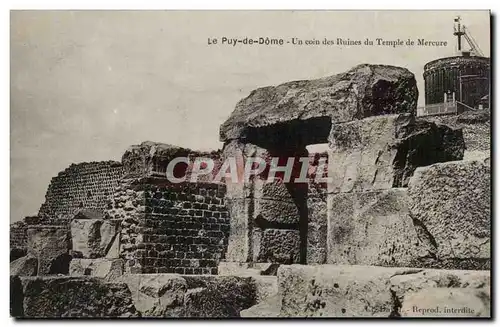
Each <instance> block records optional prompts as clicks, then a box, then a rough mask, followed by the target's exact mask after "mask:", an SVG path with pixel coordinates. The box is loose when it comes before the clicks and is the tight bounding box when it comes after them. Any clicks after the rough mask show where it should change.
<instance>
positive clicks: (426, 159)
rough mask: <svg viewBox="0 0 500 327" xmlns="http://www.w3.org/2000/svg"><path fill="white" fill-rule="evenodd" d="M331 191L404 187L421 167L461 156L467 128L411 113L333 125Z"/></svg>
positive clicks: (329, 170) (330, 165)
mask: <svg viewBox="0 0 500 327" xmlns="http://www.w3.org/2000/svg"><path fill="white" fill-rule="evenodd" d="M329 146H330V148H331V151H329V160H328V163H329V169H328V177H329V178H331V183H329V185H328V192H329V193H339V192H360V191H371V190H379V189H389V188H392V187H405V186H407V184H408V181H409V178H410V177H411V176H412V174H413V172H414V171H415V169H416V168H417V167H420V166H427V165H430V164H433V163H436V162H445V161H452V160H461V159H462V157H463V153H464V148H465V145H464V141H463V136H462V131H461V130H459V129H457V130H455V129H451V128H449V127H447V126H445V125H436V124H434V123H430V122H427V121H415V118H414V117H413V116H410V115H407V114H401V115H387V116H382V117H370V118H365V119H363V120H357V121H353V122H348V123H343V124H335V125H333V126H332V130H331V134H330V138H329Z"/></svg>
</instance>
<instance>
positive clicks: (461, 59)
mask: <svg viewBox="0 0 500 327" xmlns="http://www.w3.org/2000/svg"><path fill="white" fill-rule="evenodd" d="M453 35H455V36H456V37H457V49H458V55H456V56H453V57H445V58H439V59H436V60H433V61H431V62H428V63H427V64H426V65H425V66H424V74H423V75H424V76H423V77H424V81H425V107H424V108H419V110H418V113H417V114H418V115H421V116H423V115H437V114H454V113H461V112H463V111H466V110H474V109H483V108H487V107H489V94H490V58H488V57H484V55H483V53H482V52H481V49H480V48H479V46H478V44H477V43H476V41H475V40H474V38H473V37H472V35H471V34H470V32H469V30H468V29H467V27H466V26H465V25H463V24H461V22H460V17H457V18H455V26H454V33H453ZM464 41H466V43H467V44H468V46H469V47H470V48H469V49H468V50H465V49H464Z"/></svg>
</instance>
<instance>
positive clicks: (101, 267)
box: [69, 258, 124, 281]
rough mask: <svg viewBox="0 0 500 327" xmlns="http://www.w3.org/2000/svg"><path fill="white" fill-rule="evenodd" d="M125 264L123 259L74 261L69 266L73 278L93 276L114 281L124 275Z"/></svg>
mask: <svg viewBox="0 0 500 327" xmlns="http://www.w3.org/2000/svg"><path fill="white" fill-rule="evenodd" d="M123 271H124V262H123V260H122V259H106V258H99V259H75V258H74V259H73V260H71V262H70V265H69V274H70V275H71V276H93V277H100V278H104V279H105V280H108V281H114V280H115V279H116V278H118V277H120V276H121V275H123Z"/></svg>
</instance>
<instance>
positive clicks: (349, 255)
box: [327, 189, 431, 267]
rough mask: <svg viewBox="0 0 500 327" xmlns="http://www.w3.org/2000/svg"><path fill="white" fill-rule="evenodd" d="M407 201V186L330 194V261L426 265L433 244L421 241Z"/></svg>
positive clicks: (400, 265)
mask: <svg viewBox="0 0 500 327" xmlns="http://www.w3.org/2000/svg"><path fill="white" fill-rule="evenodd" d="M407 201H408V197H407V193H406V189H390V190H384V191H372V192H359V193H341V194H328V236H327V239H328V253H327V263H334V264H352V265H379V266H396V267H404V266H407V267H420V266H423V263H422V262H421V261H419V259H421V258H424V257H426V256H429V254H430V252H429V250H431V247H428V245H427V244H425V243H423V242H421V241H420V240H419V238H418V235H417V232H416V230H415V226H414V225H413V222H412V219H411V218H410V216H409V214H408V208H407ZM429 246H430V245H429Z"/></svg>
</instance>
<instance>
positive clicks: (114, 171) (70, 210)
mask: <svg viewBox="0 0 500 327" xmlns="http://www.w3.org/2000/svg"><path fill="white" fill-rule="evenodd" d="M122 175H123V168H122V165H121V164H120V163H119V162H115V161H102V162H88V163H87V162H86V163H80V164H73V165H71V166H69V167H68V168H67V169H65V170H64V171H62V172H60V173H59V174H58V175H57V176H56V177H54V178H52V180H51V182H50V185H49V187H48V189H47V193H46V195H45V203H44V204H42V206H41V208H40V211H39V213H38V215H39V217H40V218H41V222H43V223H46V224H66V223H68V220H69V219H71V218H72V216H73V215H74V214H75V213H76V212H77V211H78V210H80V209H83V208H85V209H97V210H104V209H106V206H107V204H108V201H109V200H110V198H111V196H112V195H113V193H114V188H115V187H116V186H117V185H118V181H119V180H120V178H121V177H122Z"/></svg>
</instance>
